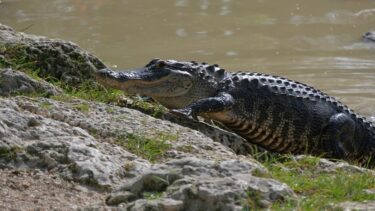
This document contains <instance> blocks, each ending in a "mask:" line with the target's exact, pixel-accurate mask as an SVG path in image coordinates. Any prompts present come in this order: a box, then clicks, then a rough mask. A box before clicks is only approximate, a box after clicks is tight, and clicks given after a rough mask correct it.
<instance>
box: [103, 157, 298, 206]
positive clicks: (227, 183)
mask: <svg viewBox="0 0 375 211" xmlns="http://www.w3.org/2000/svg"><path fill="white" fill-rule="evenodd" d="M255 169H257V166H256V165H254V164H252V163H251V162H246V161H239V160H226V161H209V160H205V159H200V158H196V157H190V158H184V159H177V160H171V161H168V162H166V163H164V164H156V165H154V166H152V167H151V168H150V169H149V170H148V171H146V172H144V173H142V174H141V175H139V176H138V177H136V178H134V179H132V180H130V181H128V182H127V183H126V184H125V185H124V186H122V187H121V188H120V189H118V190H117V191H115V192H114V193H112V194H111V195H110V196H109V197H108V198H107V204H109V205H116V204H119V203H126V204H127V206H128V209H127V210H132V209H133V208H135V207H137V209H140V210H146V207H152V209H153V210H164V208H162V206H160V204H162V203H163V202H165V201H166V200H170V199H173V203H174V204H177V205H178V206H177V207H175V208H173V209H171V210H242V209H243V207H244V206H246V203H245V199H246V198H249V200H253V202H254V203H255V204H256V206H257V207H258V208H266V207H268V206H270V205H271V204H272V203H273V202H275V201H278V200H284V199H288V198H293V197H294V193H293V191H292V190H290V189H289V188H288V187H287V186H286V185H285V184H282V183H280V182H277V181H275V180H272V179H265V178H259V177H256V176H253V175H252V172H254V170H255ZM147 192H155V193H159V195H160V198H158V199H153V200H152V201H149V200H145V199H144V198H145V194H146V193H147ZM121 195H122V196H123V197H122V199H123V201H122V200H121V197H119V196H121ZM129 195H131V196H132V197H131V198H129V197H125V196H129ZM134 196H137V198H134ZM131 199H133V200H134V202H130V203H129V201H131ZM135 210H136V209H135Z"/></svg>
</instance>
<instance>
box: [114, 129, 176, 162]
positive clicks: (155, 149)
mask: <svg viewBox="0 0 375 211" xmlns="http://www.w3.org/2000/svg"><path fill="white" fill-rule="evenodd" d="M175 140H177V136H175V135H170V134H165V133H160V134H158V135H156V136H153V137H146V136H144V135H138V134H128V135H126V136H125V137H119V138H118V139H117V140H116V141H115V144H117V145H119V146H122V147H124V148H125V149H126V150H128V151H130V152H132V153H134V154H136V155H138V156H140V157H142V158H144V159H147V160H149V161H150V162H156V161H158V160H161V159H163V158H164V157H165V153H166V152H167V151H168V150H169V149H170V148H171V146H172V145H171V144H170V143H168V142H170V141H175Z"/></svg>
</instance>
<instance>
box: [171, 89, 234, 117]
mask: <svg viewBox="0 0 375 211" xmlns="http://www.w3.org/2000/svg"><path fill="white" fill-rule="evenodd" d="M233 105H234V99H233V97H232V95H230V94H227V93H220V94H218V95H217V96H216V97H209V98H205V99H201V100H198V101H196V102H194V103H192V104H190V105H188V106H186V107H185V108H182V109H172V110H171V112H172V113H174V114H177V115H183V116H188V117H192V118H194V119H197V116H198V115H202V114H207V113H212V112H220V111H225V110H229V109H231V108H232V106H233Z"/></svg>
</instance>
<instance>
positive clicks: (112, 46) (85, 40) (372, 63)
mask: <svg viewBox="0 0 375 211" xmlns="http://www.w3.org/2000/svg"><path fill="white" fill-rule="evenodd" d="M0 22H1V23H3V24H6V25H10V26H12V27H14V28H15V29H17V30H25V31H26V32H27V33H34V34H41V35H46V36H48V37H54V38H61V39H65V40H71V41H73V42H76V43H78V44H79V45H80V46H82V47H83V48H85V49H88V50H89V51H91V52H93V53H94V54H96V55H98V56H99V57H100V58H102V59H103V60H104V61H105V62H106V63H107V64H109V65H112V66H117V67H118V68H119V69H125V68H133V67H139V66H143V65H144V64H146V63H147V62H148V61H149V60H150V59H151V58H155V57H159V58H164V59H166V58H170V59H178V60H197V61H206V62H209V63H218V64H220V65H221V66H222V67H224V68H225V69H228V70H231V71H237V70H248V71H259V72H267V73H271V74H276V75H282V76H285V77H289V78H291V79H294V80H298V81H302V82H304V83H308V84H310V85H313V86H315V87H317V88H319V89H321V90H323V91H325V92H328V93H329V94H331V95H333V96H336V97H338V98H339V99H340V100H342V101H343V102H345V103H346V104H348V105H350V106H351V107H352V108H354V109H355V110H356V111H358V112H359V113H361V114H364V115H367V116H372V118H373V120H375V43H364V42H363V41H361V35H362V34H363V33H364V32H367V31H369V30H375V1H374V0H313V1H312V0H283V1H274V0H247V1H235V0H195V1H193V0H162V1H156V0H53V1H47V0H3V3H2V4H0Z"/></svg>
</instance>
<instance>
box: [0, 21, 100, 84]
mask: <svg viewBox="0 0 375 211" xmlns="http://www.w3.org/2000/svg"><path fill="white" fill-rule="evenodd" d="M0 45H3V46H5V51H4V52H1V50H0V54H4V56H5V58H9V60H12V59H14V58H12V56H14V55H13V54H15V53H16V54H18V55H17V56H18V57H19V56H22V60H23V62H25V63H27V62H30V63H32V64H33V65H34V68H35V69H39V73H38V75H39V76H40V77H42V78H55V79H59V80H62V81H64V82H66V83H68V84H71V85H76V83H79V82H83V81H84V80H86V79H88V78H91V77H92V74H93V73H94V72H95V71H96V70H97V69H101V68H104V67H105V65H104V64H103V63H102V62H101V61H100V60H99V59H98V58H97V57H96V56H94V55H92V54H89V53H88V52H87V51H85V50H83V49H81V48H80V47H79V46H78V45H76V44H74V43H72V42H67V41H63V40H55V39H48V38H46V37H42V36H35V35H29V34H25V33H21V32H16V31H14V30H13V29H12V28H11V27H8V26H5V25H1V24H0ZM16 59H17V58H16Z"/></svg>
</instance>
